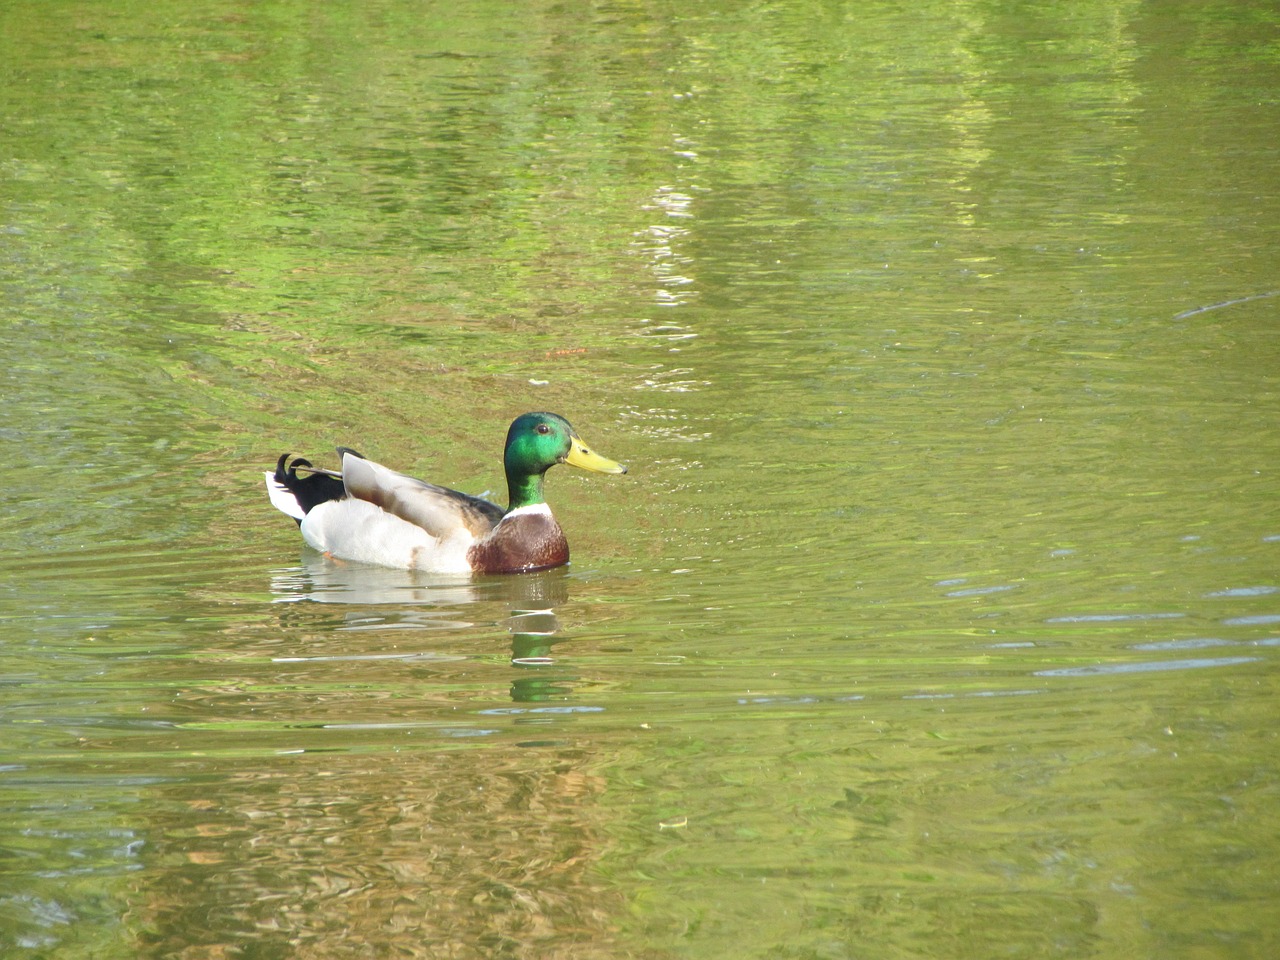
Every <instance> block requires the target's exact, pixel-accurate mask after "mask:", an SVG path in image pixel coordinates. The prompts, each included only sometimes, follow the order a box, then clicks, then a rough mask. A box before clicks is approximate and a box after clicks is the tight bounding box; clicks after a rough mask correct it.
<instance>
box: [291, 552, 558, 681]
mask: <svg viewBox="0 0 1280 960" xmlns="http://www.w3.org/2000/svg"><path fill="white" fill-rule="evenodd" d="M271 591H272V593H273V594H274V595H275V600H276V602H277V603H288V604H295V603H302V602H303V601H312V602H314V603H322V604H329V605H337V606H340V607H349V608H350V609H344V610H342V612H341V615H340V621H339V622H336V623H334V624H333V625H332V626H331V627H330V628H331V629H335V630H342V631H351V630H391V629H410V630H413V629H417V630H462V629H468V628H474V627H477V626H483V625H484V623H485V622H486V618H485V617H484V613H485V610H486V606H487V605H489V604H501V605H503V606H504V607H506V608H507V609H509V610H510V616H508V617H506V618H505V619H500V620H493V621H489V622H492V623H494V625H495V626H503V627H505V628H506V629H507V630H508V631H509V632H510V634H511V662H512V664H513V665H514V666H515V667H517V668H518V669H520V670H521V671H522V672H523V675H522V676H519V677H517V678H516V679H514V680H513V681H512V684H511V699H512V700H514V701H516V702H518V703H533V702H538V701H542V700H549V699H552V698H561V697H565V696H568V695H569V694H570V693H571V692H572V688H571V686H568V685H567V684H571V683H572V682H573V681H574V680H575V679H577V677H576V676H571V675H568V674H564V673H562V672H561V671H560V670H559V669H558V668H557V667H556V663H555V660H554V658H553V657H552V655H551V651H552V646H553V645H554V644H555V643H557V642H559V640H563V639H564V638H563V637H560V638H559V640H558V639H557V634H558V633H559V632H560V620H559V618H558V617H557V616H556V614H555V608H556V607H558V606H560V605H562V604H564V603H566V602H567V601H568V599H569V576H568V573H567V571H566V569H565V568H564V567H556V568H553V569H551V570H543V571H539V572H536V573H526V574H521V575H519V576H511V575H507V576H490V577H470V576H450V575H440V574H425V573H421V572H417V571H411V570H391V569H385V568H382V567H370V566H365V565H363V564H356V563H345V562H343V561H337V560H332V559H330V558H328V557H325V556H324V555H322V554H319V553H314V552H311V551H308V552H307V553H306V554H305V555H304V556H303V558H302V563H301V565H300V566H298V567H293V568H290V569H288V570H283V571H280V572H278V573H277V574H276V575H275V576H273V577H272V580H271ZM283 619H284V620H285V621H286V622H288V621H290V620H291V619H293V618H291V617H290V616H289V615H288V614H286V615H285V617H284V618H283ZM397 656H404V657H405V658H406V659H408V658H411V657H413V656H414V655H411V654H410V655H397ZM437 656H438V655H437ZM308 659H310V658H308Z"/></svg>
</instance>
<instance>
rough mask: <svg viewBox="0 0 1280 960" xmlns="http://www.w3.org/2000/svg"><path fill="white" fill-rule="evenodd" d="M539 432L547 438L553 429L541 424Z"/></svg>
mask: <svg viewBox="0 0 1280 960" xmlns="http://www.w3.org/2000/svg"><path fill="white" fill-rule="evenodd" d="M538 432H539V433H541V434H543V435H544V436H545V435H546V434H548V433H550V432H551V427H549V426H548V425H547V424H545V423H540V424H538Z"/></svg>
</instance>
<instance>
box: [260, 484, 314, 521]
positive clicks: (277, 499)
mask: <svg viewBox="0 0 1280 960" xmlns="http://www.w3.org/2000/svg"><path fill="white" fill-rule="evenodd" d="M263 476H264V477H266V478H267V496H268V497H270V498H271V503H272V505H273V506H274V507H275V508H276V509H277V510H279V511H280V512H281V513H284V514H287V515H288V516H291V517H293V519H295V520H301V519H302V518H303V517H305V516H306V514H305V513H303V512H302V507H301V506H300V505H299V503H298V498H297V497H295V496H294V495H293V493H292V492H291V491H290V490H289V488H288V487H286V486H285V485H284V484H283V483H280V482H278V481H277V480H276V476H275V474H274V473H264V474H263Z"/></svg>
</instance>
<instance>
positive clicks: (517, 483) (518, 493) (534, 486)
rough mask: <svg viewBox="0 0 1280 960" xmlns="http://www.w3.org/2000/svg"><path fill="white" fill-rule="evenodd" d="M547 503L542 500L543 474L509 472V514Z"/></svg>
mask: <svg viewBox="0 0 1280 960" xmlns="http://www.w3.org/2000/svg"><path fill="white" fill-rule="evenodd" d="M538 503H546V501H545V500H543V499H542V474H541V473H525V472H524V471H512V470H508V471H507V512H508V513H510V512H511V511H512V510H519V509H520V508H521V507H531V506H533V505H534V504H538Z"/></svg>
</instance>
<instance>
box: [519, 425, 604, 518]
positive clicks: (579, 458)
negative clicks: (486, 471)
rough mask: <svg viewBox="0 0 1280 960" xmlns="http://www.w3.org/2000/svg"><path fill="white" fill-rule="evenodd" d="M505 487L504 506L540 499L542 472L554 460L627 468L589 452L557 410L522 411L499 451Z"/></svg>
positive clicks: (593, 468) (598, 467)
mask: <svg viewBox="0 0 1280 960" xmlns="http://www.w3.org/2000/svg"><path fill="white" fill-rule="evenodd" d="M502 460H503V464H504V465H505V467H506V470H507V487H508V489H509V492H510V494H511V505H510V507H509V508H508V509H511V510H514V509H516V508H517V507H527V506H529V505H530V504H534V503H542V502H543V501H542V475H543V474H544V473H546V472H547V470H549V469H550V468H551V467H554V466H555V465H556V464H557V463H569V464H572V465H573V466H575V467H581V468H582V469H583V470H591V471H593V472H595V473H626V472H627V468H626V467H624V466H623V465H622V464H620V463H614V461H612V460H609V459H607V458H605V457H602V456H600V455H599V454H598V453H593V452H592V451H591V450H590V449H589V448H588V447H587V445H586V444H585V443H583V442H582V438H581V437H579V436H578V434H577V431H575V430H574V429H573V427H572V426H570V424H569V421H568V420H566V419H565V418H564V417H562V416H560V415H559V414H557V413H524V414H521V415H520V416H518V417H516V418H515V420H513V421H512V423H511V428H510V429H509V430H508V431H507V447H506V451H505V452H504V453H503V457H502Z"/></svg>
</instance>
